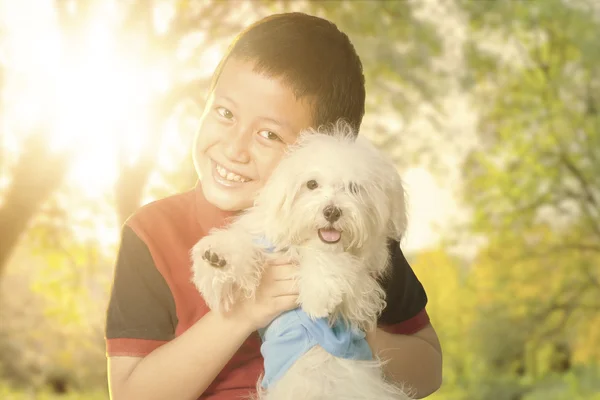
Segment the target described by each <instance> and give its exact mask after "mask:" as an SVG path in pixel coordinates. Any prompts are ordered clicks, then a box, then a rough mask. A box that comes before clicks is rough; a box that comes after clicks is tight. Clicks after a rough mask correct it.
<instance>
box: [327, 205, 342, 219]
mask: <svg viewBox="0 0 600 400" xmlns="http://www.w3.org/2000/svg"><path fill="white" fill-rule="evenodd" d="M323 215H324V216H325V219H326V220H327V221H329V222H335V221H337V220H338V219H340V217H341V216H342V210H340V209H339V208H338V207H335V206H327V207H325V209H324V210H323Z"/></svg>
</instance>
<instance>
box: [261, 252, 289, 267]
mask: <svg viewBox="0 0 600 400" xmlns="http://www.w3.org/2000/svg"><path fill="white" fill-rule="evenodd" d="M293 263H294V260H293V259H292V258H291V257H289V256H285V255H278V256H275V257H273V258H271V259H269V260H268V261H267V264H269V265H271V266H273V265H287V264H293Z"/></svg>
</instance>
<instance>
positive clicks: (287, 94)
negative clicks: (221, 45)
mask: <svg viewBox="0 0 600 400" xmlns="http://www.w3.org/2000/svg"><path fill="white" fill-rule="evenodd" d="M214 96H215V99H223V98H225V99H227V100H230V101H231V102H232V103H234V104H233V105H234V106H237V107H239V108H240V110H237V111H238V113H242V114H243V115H245V116H253V117H259V118H267V119H274V120H277V121H278V122H281V123H285V124H286V125H289V127H290V128H291V129H293V130H295V131H296V132H299V131H300V130H302V129H305V128H308V127H309V126H310V125H311V124H312V107H311V104H310V101H309V99H308V98H304V97H303V98H299V99H298V98H296V95H295V94H294V91H293V90H292V88H291V87H290V86H289V85H286V84H285V83H284V82H283V81H282V80H281V79H279V78H277V77H270V76H267V75H265V74H261V73H257V72H255V71H254V63H253V62H250V61H243V60H237V59H235V58H232V59H229V60H228V61H227V62H226V64H225V66H224V68H223V71H222V72H221V75H220V76H219V79H218V81H217V84H216V85H215V89H214Z"/></svg>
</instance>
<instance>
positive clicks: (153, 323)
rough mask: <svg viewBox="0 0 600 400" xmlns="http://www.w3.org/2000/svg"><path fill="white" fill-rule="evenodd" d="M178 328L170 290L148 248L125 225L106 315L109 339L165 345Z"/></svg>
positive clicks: (107, 336)
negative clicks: (127, 339) (155, 342)
mask: <svg viewBox="0 0 600 400" xmlns="http://www.w3.org/2000/svg"><path fill="white" fill-rule="evenodd" d="M176 326H177V314H176V312H175V301H174V299H173V295H172V294H171V291H170V289H169V286H168V285H167V282H166V281H165V279H164V278H163V276H162V275H161V273H160V272H159V271H158V269H157V268H156V265H155V264H154V260H153V259H152V256H151V255H150V250H148V247H147V246H146V244H145V243H144V242H143V241H142V240H141V239H140V238H139V237H138V236H137V235H136V234H135V232H134V231H133V230H132V229H131V228H130V227H129V226H127V225H126V226H125V227H124V228H123V234H122V238H121V245H120V248H119V254H118V257H117V263H116V266H115V273H114V281H113V286H112V291H111V296H110V301H109V304H108V310H107V315H106V338H107V339H116V338H130V339H147V340H164V341H166V340H171V339H173V337H174V336H175V327H176Z"/></svg>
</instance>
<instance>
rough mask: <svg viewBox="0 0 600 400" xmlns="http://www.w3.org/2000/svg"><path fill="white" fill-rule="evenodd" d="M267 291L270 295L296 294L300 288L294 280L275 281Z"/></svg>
mask: <svg viewBox="0 0 600 400" xmlns="http://www.w3.org/2000/svg"><path fill="white" fill-rule="evenodd" d="M268 293H269V295H270V296H271V297H283V296H298V295H299V294H300V290H299V288H298V284H297V283H296V282H295V281H291V280H287V281H276V282H273V283H272V284H271V286H270V287H269V291H268Z"/></svg>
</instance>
